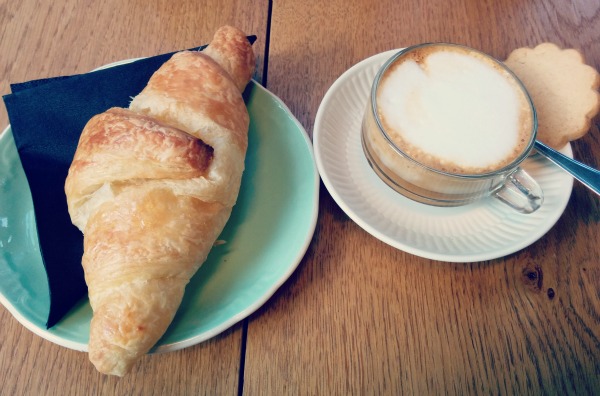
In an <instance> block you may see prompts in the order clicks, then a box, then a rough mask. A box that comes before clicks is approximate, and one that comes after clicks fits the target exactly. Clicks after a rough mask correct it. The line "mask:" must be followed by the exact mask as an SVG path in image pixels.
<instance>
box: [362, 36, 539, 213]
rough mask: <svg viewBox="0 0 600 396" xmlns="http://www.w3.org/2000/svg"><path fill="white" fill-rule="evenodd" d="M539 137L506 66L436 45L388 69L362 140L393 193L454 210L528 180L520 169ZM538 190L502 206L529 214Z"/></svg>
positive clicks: (414, 50)
mask: <svg viewBox="0 0 600 396" xmlns="http://www.w3.org/2000/svg"><path fill="white" fill-rule="evenodd" d="M536 133H537V120H536V117H535V110H534V108H533V104H532V103H531V99H530V98H529V95H528V94H527V91H526V90H525V88H524V87H523V85H522V84H521V82H520V81H519V80H518V79H517V78H516V77H515V76H514V74H513V73H512V72H510V71H509V69H508V68H506V66H504V65H503V64H502V63H500V62H498V61H497V60H495V59H494V58H492V57H490V56H488V55H486V54H484V53H481V52H479V51H477V50H474V49H472V48H468V47H463V46H459V45H455V44H444V43H440V44H421V45H417V46H414V47H410V48H407V49H406V50H403V51H400V52H399V53H397V54H396V55H395V56H393V57H392V58H391V59H389V60H388V62H386V63H385V64H384V65H383V67H382V68H381V69H380V70H379V72H378V73H377V76H376V77H375V81H374V83H373V86H372V89H371V98H370V101H369V103H368V106H367V109H366V112H365V115H364V117H363V124H362V135H361V138H362V144H363V150H364V153H365V156H366V158H367V160H368V161H369V164H370V165H371V167H372V168H373V170H374V171H375V173H376V174H377V175H378V176H379V177H380V178H381V180H383V181H384V182H385V183H386V184H387V185H388V186H390V187H391V188H393V189H394V190H396V191H397V192H399V193H401V194H402V195H405V196H407V197H409V198H411V199H413V200H416V201H418V202H422V203H428V204H431V205H437V206H457V205H464V204H467V203H469V202H472V201H475V200H477V199H479V198H482V197H485V196H489V195H492V194H494V195H496V196H499V195H500V192H501V191H504V190H506V189H505V188H504V186H505V185H506V184H507V182H509V181H511V180H514V179H515V175H519V176H518V177H519V178H520V179H522V180H525V179H526V178H527V180H529V178H528V176H526V172H523V171H522V170H521V169H520V168H519V164H520V163H521V162H522V161H523V160H524V159H525V158H526V157H527V156H528V155H529V152H530V151H531V150H532V148H533V144H534V142H535V136H536ZM521 176H522V177H521ZM527 183H529V181H528V182H527ZM529 184H530V185H534V184H535V182H531V183H529ZM519 188H520V187H519ZM534 190H535V193H532V194H529V193H527V194H529V195H527V194H525V193H524V194H525V195H520V194H515V198H514V199H513V198H506V194H503V198H502V199H503V200H505V201H507V202H508V201H509V200H513V201H514V200H515V199H517V197H522V198H523V200H524V201H526V205H527V208H525V209H522V212H524V213H525V212H531V211H533V210H535V209H532V208H537V207H539V204H540V202H541V199H542V198H541V197H543V195H542V193H541V190H539V186H538V187H536V188H535V189H534ZM534 198H535V199H534ZM530 201H532V202H530ZM510 205H512V206H513V207H515V208H517V207H520V206H521V203H515V202H512V203H511V204H510ZM519 210H521V209H519Z"/></svg>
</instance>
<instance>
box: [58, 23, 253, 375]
mask: <svg viewBox="0 0 600 396" xmlns="http://www.w3.org/2000/svg"><path fill="white" fill-rule="evenodd" d="M254 64H255V58H254V54H253V51H252V46H251V44H250V43H249V42H248V40H247V38H246V35H245V34H244V33H243V32H242V31H240V30H238V29H236V28H233V27H229V26H225V27H222V28H220V29H219V30H218V31H217V32H216V33H215V36H214V38H213V40H212V41H211V43H210V44H209V46H208V47H207V48H206V49H205V50H204V51H202V52H197V51H183V52H179V53H177V54H175V55H173V56H172V58H171V59H170V60H169V61H167V62H166V63H165V64H163V65H162V66H161V67H160V69H159V70H157V71H156V72H155V73H154V74H153V76H152V77H151V79H150V80H149V82H148V84H147V86H146V87H145V88H144V90H143V91H142V92H141V93H140V94H139V95H138V96H136V97H135V98H134V99H133V100H132V102H131V104H130V106H129V108H128V109H123V108H112V109H109V110H107V111H106V112H105V113H102V114H99V115H97V116H94V117H93V118H92V119H91V120H90V121H89V122H88V123H87V124H86V126H85V128H84V129H83V132H82V134H81V137H80V140H79V144H78V146H77V150H76V152H75V156H74V158H73V162H72V164H71V166H70V168H69V173H68V176H67V179H66V181H65V193H66V197H67V204H68V209H69V214H70V216H71V220H72V222H73V224H75V225H76V226H77V227H78V228H79V229H80V230H81V231H82V232H83V234H84V254H83V258H82V265H83V269H84V274H85V280H86V283H87V285H88V294H89V301H90V305H91V307H92V310H93V318H92V321H91V323H90V338H89V359H90V361H91V362H92V363H93V364H94V365H95V367H96V368H97V369H98V370H99V371H100V372H102V373H105V374H112V375H118V376H123V375H125V374H126V373H127V372H128V371H129V370H130V369H131V367H132V366H133V364H134V363H135V362H136V361H137V360H139V358H140V357H141V356H142V355H144V354H145V353H147V352H148V351H149V350H150V349H151V348H152V347H153V346H154V345H155V344H156V342H157V341H158V340H159V339H160V337H161V336H162V335H163V334H164V333H165V331H166V330H167V327H168V326H169V324H170V323H171V321H172V320H173V317H174V315H175V312H176V311H177V309H178V307H179V305H180V303H181V300H182V297H183V294H184V289H185V286H186V284H187V283H188V282H189V280H190V278H191V277H192V276H193V275H194V273H195V272H196V271H197V270H198V268H199V267H200V265H201V264H202V263H203V262H204V261H205V259H206V257H207V255H208V253H209V251H210V249H211V247H212V246H213V244H214V243H215V241H216V239H217V237H218V236H219V234H220V233H221V231H222V230H223V228H224V226H225V223H226V222H227V220H228V219H229V215H230V213H231V210H232V207H233V206H234V204H235V202H236V200H237V196H238V192H239V189H240V182H241V177H242V172H243V170H244V158H245V154H246V148H247V145H248V126H249V115H248V112H247V110H246V107H245V104H244V101H243V98H242V95H241V92H242V91H243V89H244V87H245V86H246V85H247V83H248V82H249V80H250V78H251V76H252V74H253V71H254Z"/></svg>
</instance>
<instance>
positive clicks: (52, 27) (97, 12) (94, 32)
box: [0, 0, 268, 395]
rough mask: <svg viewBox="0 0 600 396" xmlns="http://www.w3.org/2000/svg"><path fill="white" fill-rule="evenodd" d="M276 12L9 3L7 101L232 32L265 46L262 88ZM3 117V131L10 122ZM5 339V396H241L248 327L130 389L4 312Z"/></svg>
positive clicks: (146, 363) (2, 72) (184, 355)
mask: <svg viewBox="0 0 600 396" xmlns="http://www.w3.org/2000/svg"><path fill="white" fill-rule="evenodd" d="M267 12H268V2H267V1H261V2H253V4H251V5H250V4H246V3H245V2H242V1H235V0H232V1H218V0H209V1H204V2H200V3H198V2H193V1H179V0H176V1H167V0H164V1H163V0H150V1H139V0H134V1H115V0H106V1H102V2H90V1H78V0H58V1H53V2H42V1H35V0H22V1H2V2H0V53H1V54H2V56H1V57H0V94H3V95H4V94H7V93H9V92H10V89H9V84H10V83H17V82H23V81H28V80H32V79H38V78H45V77H52V76H59V75H69V74H73V73H83V72H87V71H89V70H91V69H94V68H96V67H98V66H101V65H104V64H107V63H110V62H114V61H118V60H122V59H129V58H134V57H142V56H150V55H155V54H160V53H164V52H169V51H174V50H178V49H184V48H190V47H194V46H198V45H201V44H204V43H207V42H209V41H210V39H211V38H212V35H213V33H214V31H215V30H216V29H217V28H218V27H219V26H221V25H224V24H232V25H235V26H237V27H239V28H241V29H243V30H244V31H246V32H248V34H256V35H257V36H258V40H257V42H256V43H255V44H254V48H255V51H256V54H257V57H258V61H257V63H258V69H257V72H256V75H255V77H256V78H257V79H258V80H259V81H260V80H261V78H262V64H263V63H264V52H265V42H266V36H265V34H266V26H267ZM0 107H1V110H0V126H1V129H0V130H3V129H4V127H5V126H6V125H7V124H8V118H7V114H6V109H5V108H4V106H0ZM0 184H1V182H0ZM1 213H2V208H0V217H1ZM0 334H1V337H0V384H2V385H1V386H0V395H44V394H66V395H81V394H94V395H102V394H106V395H149V394H157V395H196V394H219V395H221V394H222V395H235V394H237V393H238V389H239V373H240V367H241V360H240V357H241V353H242V341H243V340H242V337H243V332H242V327H241V324H238V325H236V326H234V327H233V328H232V329H230V330H229V331H226V332H225V333H223V334H222V335H220V336H218V337H216V338H214V339H212V340H210V341H208V342H205V343H203V344H201V345H198V346H195V347H192V348H187V349H185V350H182V351H177V352H173V353H167V354H159V355H151V356H147V357H145V358H144V359H143V360H142V362H140V363H139V364H138V365H137V366H136V367H135V368H134V371H133V372H132V373H131V374H130V375H128V376H127V377H125V378H123V379H117V378H112V377H106V376H102V375H100V374H99V373H97V372H96V371H95V369H94V367H93V366H92V365H91V363H89V361H88V359H87V354H85V353H81V352H75V351H71V350H68V349H66V348H62V347H59V346H57V345H54V344H52V343H50V342H49V341H46V340H43V339H42V338H40V337H38V336H35V335H33V333H31V332H30V331H29V330H26V329H25V328H24V327H23V326H22V325H21V324H19V323H18V322H17V321H16V320H15V319H14V318H13V317H12V316H11V315H10V313H9V312H8V311H7V310H6V309H5V308H4V307H0Z"/></svg>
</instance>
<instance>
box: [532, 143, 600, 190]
mask: <svg viewBox="0 0 600 396" xmlns="http://www.w3.org/2000/svg"><path fill="white" fill-rule="evenodd" d="M535 149H536V150H537V152H538V153H540V154H542V155H543V156H544V157H546V158H548V159H549V160H550V161H552V162H554V163H555V164H556V165H558V166H559V167H561V168H562V169H564V170H565V171H567V172H568V173H570V174H571V175H572V176H573V177H574V178H575V179H577V180H579V181H580V182H581V183H583V184H584V185H585V186H586V187H588V188H589V189H590V190H592V191H594V192H595V193H596V194H598V195H600V171H598V170H597V169H594V168H592V167H589V166H587V165H585V164H582V163H581V162H579V161H576V160H574V159H572V158H569V157H567V156H566V155H564V154H561V153H559V152H558V151H556V150H554V149H552V148H550V147H548V146H546V145H545V144H544V143H542V142H540V141H539V140H536V142H535Z"/></svg>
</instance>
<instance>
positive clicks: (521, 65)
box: [505, 43, 600, 149]
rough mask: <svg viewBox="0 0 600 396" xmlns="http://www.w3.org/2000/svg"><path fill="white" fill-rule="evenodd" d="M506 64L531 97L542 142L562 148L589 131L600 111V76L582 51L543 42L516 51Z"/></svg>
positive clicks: (539, 137) (539, 138)
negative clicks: (587, 63)
mask: <svg viewBox="0 0 600 396" xmlns="http://www.w3.org/2000/svg"><path fill="white" fill-rule="evenodd" d="M505 63H506V65H507V66H508V67H509V68H510V69H511V70H512V71H513V72H514V73H515V74H516V75H517V76H518V77H519V79H520V80H521V81H522V82H523V84H524V85H525V87H526V88H527V90H528V91H529V94H530V95H531V99H532V100H533V103H534V106H535V108H536V111H537V116H538V135H537V138H538V140H540V141H542V142H543V143H545V144H546V145H548V146H550V147H553V148H555V149H560V148H562V147H563V146H564V145H565V144H567V143H568V142H569V141H572V140H575V139H578V138H580V137H582V136H583V135H585V134H586V133H587V132H588V130H589V129H590V125H591V120H592V118H594V116H595V115H596V114H597V113H598V111H599V110H600V94H599V93H598V87H599V86H600V75H599V74H598V72H597V71H596V69H594V68H593V67H591V66H589V65H586V64H585V61H584V59H583V56H582V55H581V53H580V52H579V51H577V50H575V49H561V48H559V47H558V46H556V45H555V44H552V43H542V44H540V45H538V46H537V47H535V48H519V49H516V50H514V51H513V52H512V53H511V54H510V55H509V56H508V59H507V60H506V62H505Z"/></svg>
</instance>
